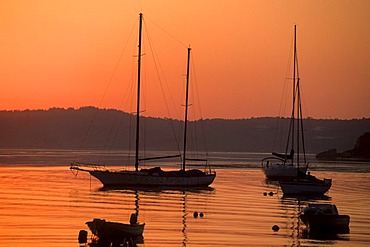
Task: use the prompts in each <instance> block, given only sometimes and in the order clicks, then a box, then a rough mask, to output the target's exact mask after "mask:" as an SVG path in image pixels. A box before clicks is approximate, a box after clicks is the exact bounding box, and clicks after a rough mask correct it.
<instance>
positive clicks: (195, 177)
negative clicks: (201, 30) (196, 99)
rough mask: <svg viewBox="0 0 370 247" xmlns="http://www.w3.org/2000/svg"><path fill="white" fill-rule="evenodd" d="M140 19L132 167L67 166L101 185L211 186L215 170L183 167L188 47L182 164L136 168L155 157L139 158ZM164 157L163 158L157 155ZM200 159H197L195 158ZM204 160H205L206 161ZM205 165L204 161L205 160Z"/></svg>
mask: <svg viewBox="0 0 370 247" xmlns="http://www.w3.org/2000/svg"><path fill="white" fill-rule="evenodd" d="M142 22H143V15H142V14H141V13H140V15H139V39H138V54H137V57H138V65H137V103H136V106H137V109H136V144H135V170H134V171H130V170H127V171H126V170H117V171H111V170H108V169H106V168H105V167H101V166H96V165H95V166H90V165H88V164H82V163H78V162H73V163H72V164H71V166H70V169H72V170H78V171H87V172H89V173H90V174H91V175H92V176H93V177H95V178H97V179H98V180H99V181H100V182H101V183H102V184H103V185H104V186H135V187H140V186H164V187H194V186H195V187H198V186H208V185H210V184H211V183H212V182H213V180H214V179H215V177H216V173H215V172H214V171H212V170H211V169H210V167H206V168H205V169H204V170H203V171H202V170H198V169H191V170H187V169H186V161H187V160H188V159H187V157H186V153H187V150H186V147H187V124H188V106H189V102H188V96H189V93H188V88H189V73H190V53H191V49H190V48H188V56H187V61H188V62H187V74H186V102H185V119H184V134H183V141H184V142H183V152H182V166H181V169H180V170H172V171H164V170H162V169H161V168H160V167H154V168H149V169H139V165H140V161H144V160H149V159H157V157H155V158H140V153H139V152H140V149H139V147H140V145H139V140H140V134H141V133H140V119H141V116H140V113H141V108H140V103H141V102H140V94H141V93H140V80H141V56H142V51H141V47H142V26H143V25H142ZM177 156H178V155H175V156H167V157H165V158H169V157H177ZM160 158H163V157H160ZM198 161H199V160H198ZM205 161H206V160H205ZM206 165H207V163H206Z"/></svg>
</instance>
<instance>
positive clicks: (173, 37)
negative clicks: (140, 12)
mask: <svg viewBox="0 0 370 247" xmlns="http://www.w3.org/2000/svg"><path fill="white" fill-rule="evenodd" d="M145 18H146V19H148V20H149V21H151V22H152V23H153V24H154V25H156V26H157V27H158V28H159V29H160V30H162V31H163V32H164V33H166V34H167V35H168V36H170V37H171V38H172V39H174V40H176V41H177V42H178V43H179V44H181V45H182V46H184V47H185V48H188V46H187V45H185V44H184V43H183V42H182V41H180V40H179V39H178V38H176V37H175V36H173V35H172V34H170V33H169V32H167V31H166V30H165V29H164V28H162V27H161V26H159V25H158V24H157V23H155V22H154V21H153V20H152V19H150V18H149V17H148V16H146V15H145Z"/></svg>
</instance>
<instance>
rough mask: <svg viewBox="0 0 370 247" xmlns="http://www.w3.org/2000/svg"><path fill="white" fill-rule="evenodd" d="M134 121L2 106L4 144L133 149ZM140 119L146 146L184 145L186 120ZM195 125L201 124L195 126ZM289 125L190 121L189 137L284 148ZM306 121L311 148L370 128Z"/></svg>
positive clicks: (0, 142) (229, 145)
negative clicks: (12, 108) (11, 108)
mask: <svg viewBox="0 0 370 247" xmlns="http://www.w3.org/2000/svg"><path fill="white" fill-rule="evenodd" d="M134 123H135V116H133V115H131V114H128V113H125V112H122V111H117V110H111V109H97V108H94V107H83V108H80V109H78V110H75V109H72V108H70V109H59V108H52V109H49V110H47V111H46V110H25V111H0V148H18V149H20V148H34V149H107V148H112V149H128V148H129V147H131V148H132V147H133V144H134V141H135V139H134V137H135V135H134V130H135V126H134ZM141 123H142V125H141V129H142V132H143V135H144V136H145V137H146V138H145V140H141V144H142V145H144V144H145V146H146V149H147V150H176V149H177V147H178V146H181V143H182V122H181V121H177V120H172V121H171V120H169V119H160V118H143V121H141ZM195 125H197V126H199V128H197V129H196V131H195V130H194V131H193V129H195V128H194V126H195ZM288 125H289V119H285V118H252V119H238V120H225V119H205V120H199V121H195V122H190V123H189V139H192V140H193V139H203V138H202V137H203V136H205V137H206V138H205V141H203V142H202V143H201V144H200V149H203V148H204V146H207V149H208V151H246V152H271V151H282V150H284V148H285V141H286V138H287V137H286V131H287V127H288ZM304 126H305V129H306V147H307V150H308V151H309V152H311V153H318V152H321V151H322V150H328V149H331V148H334V147H335V148H336V149H337V150H339V151H345V150H349V149H351V148H352V147H353V146H354V144H355V143H354V140H356V138H357V137H358V136H360V135H361V134H363V133H365V132H367V131H370V119H356V120H316V119H305V120H304ZM144 127H145V128H144ZM172 130H174V131H172ZM200 130H203V132H201V131H200ZM144 131H145V133H144ZM172 132H175V135H176V136H177V137H176V138H177V142H176V139H175V138H174V137H173V136H174V135H173V134H172ZM191 143H192V142H190V141H189V145H192V144H191Z"/></svg>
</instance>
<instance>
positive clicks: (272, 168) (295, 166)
mask: <svg viewBox="0 0 370 247" xmlns="http://www.w3.org/2000/svg"><path fill="white" fill-rule="evenodd" d="M294 28H295V26H294ZM294 30H295V29H294ZM294 41H295V39H294ZM294 44H295V43H294ZM294 48H295V45H294ZM296 72H297V73H298V64H297V61H296V53H295V51H294V62H293V103H292V115H291V118H290V125H289V132H288V138H287V142H286V147H285V153H276V152H272V156H270V157H266V158H264V159H262V162H261V167H262V171H263V173H264V174H265V176H266V178H267V179H272V180H289V179H292V178H297V177H299V176H304V175H305V174H306V172H307V168H308V164H307V162H306V156H305V153H304V152H303V155H304V164H300V163H299V162H300V160H299V145H300V143H299V142H300V139H302V143H303V151H304V139H303V137H304V136H303V128H302V129H301V131H302V132H301V136H300V134H299V128H300V124H301V123H302V122H301V120H299V117H298V118H297V126H296V125H295V124H296V123H295V114H296V113H295V107H296V106H295V104H296V102H297V103H298V104H300V98H298V97H300V95H297V94H299V92H297V91H296V90H297V87H298V86H299V85H297V84H299V77H298V76H297V73H296ZM297 80H298V81H297ZM297 111H298V115H299V114H301V113H300V105H299V106H298V109H297ZM301 127H302V126H301ZM295 131H297V133H298V135H297V136H295ZM295 148H297V149H298V150H297V151H298V152H297V153H296V152H295V150H294V149H295ZM289 149H290V151H289Z"/></svg>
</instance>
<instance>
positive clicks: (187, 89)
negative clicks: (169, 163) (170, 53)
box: [182, 47, 191, 170]
mask: <svg viewBox="0 0 370 247" xmlns="http://www.w3.org/2000/svg"><path fill="white" fill-rule="evenodd" d="M190 51H191V48H190V47H189V48H188V65H187V69H186V93H185V97H186V100H185V122H184V150H183V152H184V153H183V160H182V170H185V163H186V157H185V156H186V132H187V127H188V106H189V75H190Z"/></svg>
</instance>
